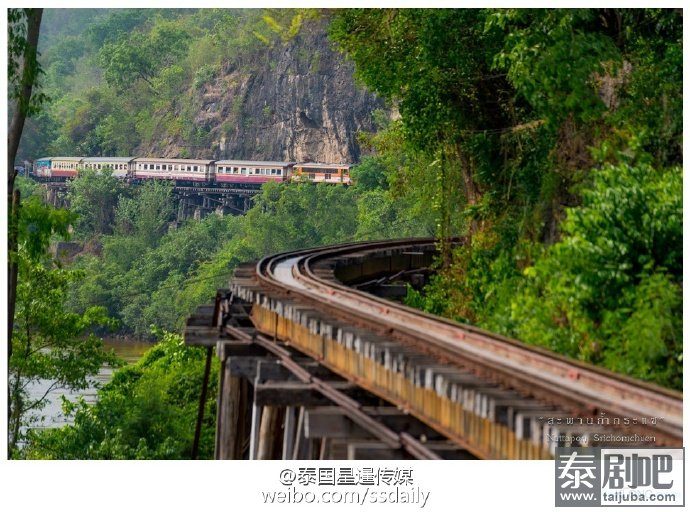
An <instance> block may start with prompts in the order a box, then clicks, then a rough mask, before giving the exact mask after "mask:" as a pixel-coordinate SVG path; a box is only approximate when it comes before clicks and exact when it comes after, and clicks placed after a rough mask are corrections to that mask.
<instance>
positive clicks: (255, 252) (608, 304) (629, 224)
mask: <svg viewBox="0 0 690 512" xmlns="http://www.w3.org/2000/svg"><path fill="white" fill-rule="evenodd" d="M317 19H318V21H319V23H316V24H309V23H308V22H309V21H313V20H317ZM44 27H45V30H43V32H42V36H41V37H42V39H41V41H42V56H41V57H42V61H41V62H42V66H43V69H44V70H45V72H46V73H45V76H44V77H43V78H42V80H43V89H42V90H43V91H45V92H46V93H47V94H48V96H49V97H50V99H51V101H50V103H49V104H47V105H45V106H44V107H43V108H42V109H41V111H40V113H39V114H38V115H37V116H36V117H35V118H34V119H33V120H32V121H31V123H30V124H28V125H27V133H26V134H25V137H24V139H23V141H22V146H21V149H20V150H21V152H22V153H21V154H22V155H23V157H28V158H34V157H37V156H39V155H40V156H42V155H44V154H48V155H49V154H81V155H123V156H128V155H130V154H132V153H133V152H134V151H135V150H136V148H139V147H144V146H146V145H147V144H149V143H151V142H152V141H157V142H156V143H157V144H161V143H163V144H164V142H165V141H169V140H172V138H174V137H176V136H181V138H182V139H183V140H185V141H187V142H188V144H189V147H190V148H192V147H197V146H203V145H208V144H209V136H208V135H209V133H210V132H209V130H208V129H207V128H203V127H200V126H199V125H198V124H195V122H194V121H193V120H194V119H195V118H196V116H197V114H198V111H199V108H200V103H199V101H198V95H197V93H196V92H195V91H197V92H198V91H199V90H201V89H203V88H204V87H206V86H207V85H208V84H210V83H211V82H213V81H214V80H218V79H219V77H224V76H226V75H225V73H227V72H228V71H229V70H232V72H233V73H245V74H251V72H252V70H253V69H254V68H253V66H255V65H256V61H257V59H258V56H260V55H265V54H266V53H265V52H266V49H267V48H282V46H280V45H285V44H287V42H289V41H291V40H292V38H295V37H298V34H300V31H303V30H321V29H322V28H323V27H327V30H328V36H329V38H330V40H331V44H332V45H333V47H334V48H336V49H337V50H338V51H340V52H342V57H343V59H347V60H348V61H350V62H352V63H354V66H355V76H356V78H357V80H358V81H359V83H360V84H361V86H362V87H366V88H367V89H368V90H369V91H370V92H373V93H375V94H376V95H377V96H378V97H379V98H381V99H382V100H384V101H385V102H386V106H385V108H384V109H381V110H377V111H374V112H372V113H371V116H372V120H373V121H372V122H373V123H374V124H375V126H376V127H377V130H376V132H375V133H359V134H358V140H359V143H360V144H361V145H362V147H364V148H365V149H366V156H364V157H363V158H362V159H361V161H360V162H358V165H357V166H356V167H355V168H354V170H353V176H354V179H355V185H354V186H353V187H349V188H346V187H329V186H311V185H310V184H300V185H284V184H268V185H266V186H264V188H263V190H262V191H261V194H260V195H258V196H257V197H256V198H255V199H254V203H253V208H252V209H251V210H250V211H249V212H248V213H247V214H246V215H245V216H242V217H232V216H227V217H220V216H217V215H209V216H208V217H206V218H204V219H202V220H189V221H186V222H184V223H177V222H175V204H174V202H173V199H172V198H173V195H174V194H173V191H172V187H171V185H170V184H166V183H155V184H153V183H150V184H147V185H145V186H143V187H138V188H134V187H128V186H125V184H123V183H122V182H120V181H118V180H117V179H115V178H113V177H112V176H110V175H109V174H108V173H107V172H106V173H103V174H102V175H96V174H93V173H89V172H85V173H83V174H82V175H81V176H80V177H79V178H77V179H75V180H74V181H73V182H71V183H70V185H69V190H68V197H69V200H70V204H71V209H72V211H73V213H76V214H78V217H76V218H72V217H69V216H70V215H72V214H67V213H54V214H51V215H57V217H54V218H55V219H57V220H59V222H58V221H57V220H56V221H55V224H54V225H53V228H47V230H44V231H43V232H42V233H43V234H44V235H45V236H44V238H46V237H48V238H50V236H53V237H54V238H55V237H57V236H58V235H60V234H64V233H65V232H66V231H67V230H66V228H65V224H66V223H67V222H68V221H69V223H70V224H71V226H70V230H71V232H72V236H73V238H75V239H77V240H79V241H81V242H83V244H84V250H83V251H82V252H81V254H79V255H77V257H76V258H74V261H63V262H62V265H67V266H68V267H69V269H70V270H69V272H74V274H69V276H68V275H67V274H64V277H65V279H64V281H61V283H62V284H61V285H60V286H61V287H60V290H62V291H61V293H60V296H59V297H57V298H56V300H58V299H59V301H63V303H64V307H65V308H66V309H67V310H68V311H70V312H72V313H73V314H74V315H81V316H80V317H79V318H82V320H83V321H82V323H83V324H84V326H86V323H87V320H93V322H92V323H96V324H98V323H100V324H103V323H108V321H106V319H105V318H104V317H105V315H106V314H107V316H108V318H110V319H114V320H115V321H116V322H117V324H118V328H119V329H120V330H121V332H127V333H133V334H136V335H138V336H147V335H149V334H150V332H151V326H152V325H154V326H157V327H158V328H164V329H167V330H170V331H175V330H179V328H180V326H181V325H182V323H183V321H184V319H185V318H186V316H187V315H189V314H190V313H191V312H192V311H193V310H194V309H195V308H196V307H197V306H198V305H199V304H201V303H205V302H208V301H209V300H210V299H211V297H213V295H214V292H215V290H216V288H218V287H223V286H226V284H227V280H228V278H229V276H230V275H231V273H232V270H233V268H234V267H235V266H236V265H237V264H238V263H240V262H242V261H248V260H252V259H256V258H259V257H261V256H264V255H266V254H269V253H272V252H279V251H284V250H289V249H297V248H302V247H307V246H315V245H320V244H328V243H336V242H343V241H350V240H364V239H376V238H396V237H404V236H436V237H437V238H438V240H439V247H440V249H441V257H440V258H439V260H438V262H437V263H436V269H435V270H436V273H435V275H434V276H433V278H432V279H431V282H430V283H429V285H428V286H426V287H425V288H424V289H423V290H415V289H412V288H410V290H409V293H408V296H407V298H406V302H407V303H408V304H410V305H413V306H416V307H420V308H423V309H425V310H428V311H431V312H433V313H436V314H439V315H444V316H447V317H449V318H453V319H456V320H458V321H462V322H468V323H471V324H474V325H478V326H481V327H484V328H487V329H489V330H492V331H495V332H499V333H502V334H505V335H508V336H511V337H514V338H517V339H519V340H521V341H523V342H525V343H528V344H534V345H539V346H542V347H546V348H549V349H552V350H555V351H558V352H560V353H562V354H565V355H568V356H570V357H573V358H577V359H580V360H583V361H587V362H591V363H594V364H598V365H602V366H605V367H607V368H610V369H612V370H615V371H618V372H621V373H625V374H628V375H631V376H633V377H636V378H639V379H644V380H648V381H653V382H656V383H658V384H661V385H663V386H668V387H672V388H676V389H680V388H681V387H682V363H683V361H682V156H683V155H682V106H683V98H682V76H683V73H682V71H683V70H682V29H683V23H682V12H681V11H679V10H671V9H548V10H547V9H341V10H330V11H318V10H299V9H292V10H287V9H286V10H277V9H273V10H224V9H200V10H194V9H190V10H184V9H179V10H175V9H173V10H165V9H151V10H133V9H123V10H72V11H63V10H55V11H52V10H48V11H46V15H45V25H44ZM60 27H62V28H64V27H67V28H68V32H69V35H68V36H64V33H61V30H62V29H61V28H60ZM305 27H308V28H305ZM297 53H298V54H297V55H296V58H298V59H301V60H303V61H304V63H306V68H308V69H309V70H311V71H313V72H314V73H318V72H319V69H320V66H319V58H318V55H315V54H312V53H310V48H308V47H305V48H303V49H301V50H300V51H299V52H297ZM220 94H221V95H222V94H223V92H222V91H221V93H220ZM241 109H242V105H241V104H238V107H237V112H240V111H241ZM264 114H266V115H270V114H271V113H270V112H269V111H266V112H265V113H259V114H257V116H255V117H256V119H253V120H251V121H252V122H254V123H258V122H259V121H260V118H261V116H262V115H264ZM226 121H227V120H226ZM248 121H249V120H248V119H245V120H244V121H243V122H248ZM219 122H223V121H222V120H221V121H219ZM161 141H163V142H161ZM176 156H180V157H184V156H188V155H186V154H177V155H176ZM21 186H22V187H23V194H24V196H30V195H32V194H34V195H36V194H39V193H40V190H39V189H38V188H37V187H35V186H34V185H32V184H31V183H28V182H25V181H22V183H21ZM31 201H36V200H35V199H31ZM32 204H33V207H36V208H37V207H38V206H37V205H38V203H36V202H34V203H32ZM48 218H51V217H50V215H48ZM51 229H52V230H51ZM23 236H26V237H28V239H31V237H30V236H29V235H28V234H26V233H24V235H23ZM455 236H461V237H464V239H465V243H464V244H462V245H461V246H459V247H451V246H450V244H448V243H447V240H448V239H449V238H450V237H455ZM34 241H35V237H34ZM36 243H37V244H38V245H37V246H36V247H39V248H44V246H45V245H46V240H44V239H41V240H40V241H39V242H36ZM25 249H28V246H27V247H25ZM37 252H40V251H39V250H38V249H36V250H34V252H33V253H32V254H33V256H32V257H31V258H33V259H31V260H30V264H31V265H38V264H40V265H42V266H44V267H45V268H52V269H57V268H59V265H58V264H57V263H56V262H55V260H54V259H53V258H49V257H48V256H47V255H46V254H43V255H42V256H41V257H37V256H36V254H37ZM27 257H28V256H27ZM26 268H27V269H28V268H29V260H27V265H26ZM70 276H71V277H70ZM76 276H78V278H76ZM68 277H69V279H68ZM25 295H26V297H29V295H28V292H26V293H25ZM21 307H23V306H22V305H21V304H20V308H21ZM94 307H97V308H98V309H97V310H93V309H90V308H94ZM20 311H25V309H20ZM89 312H91V313H89ZM96 312H97V313H98V318H96V317H95V314H96ZM89 314H91V316H89ZM84 315H86V316H84ZM75 318H76V317H75ZM96 320H98V321H96ZM89 325H90V324H89ZM155 332H157V333H158V334H157V336H159V337H160V336H163V337H164V339H165V340H166V341H165V343H164V345H162V346H161V348H160V349H159V350H158V352H156V353H155V354H154V355H151V356H149V357H148V358H147V359H146V360H145V361H144V362H143V363H142V364H141V365H140V366H139V367H138V368H136V369H133V370H130V371H128V373H126V374H123V375H124V376H123V377H121V378H120V379H119V380H116V382H114V383H113V386H111V387H110V388H109V389H108V390H107V391H105V392H104V395H103V397H104V398H105V400H104V405H102V406H100V407H101V408H100V409H98V410H95V412H93V414H91V415H90V413H89V408H88V407H85V406H80V407H81V408H78V409H79V411H78V412H77V413H76V414H77V417H78V421H77V423H76V425H75V426H74V427H70V429H76V430H68V431H66V432H63V433H52V434H50V433H49V434H43V436H45V437H41V435H40V434H39V435H38V438H37V439H36V440H35V443H34V445H33V449H34V452H32V454H31V456H42V457H51V456H65V457H85V456H93V457H120V456H121V457H130V456H142V457H145V456H170V457H183V456H185V454H186V453H187V451H188V448H189V447H188V441H189V440H188V439H187V438H186V437H184V436H182V434H180V429H181V428H182V427H180V425H179V424H178V423H176V422H173V423H171V424H170V425H169V427H170V428H169V429H168V430H166V431H165V432H164V435H162V437H161V438H159V439H153V438H147V437H146V436H144V437H141V438H138V437H137V436H138V435H139V434H138V432H139V430H137V428H139V427H137V426H136V425H137V423H136V422H137V421H138V422H141V421H143V420H142V418H144V417H145V416H146V414H148V413H146V412H145V411H147V410H149V409H152V410H154V411H156V415H155V418H157V420H156V421H158V420H160V422H161V424H163V423H165V422H166V421H167V419H166V418H168V417H169V416H168V415H167V414H168V412H169V411H168V410H167V409H166V407H168V405H170V404H173V403H174V404H175V407H179V408H180V411H182V412H180V414H183V415H187V416H188V415H189V414H190V412H189V410H188V409H187V408H185V407H186V406H185V404H184V403H183V402H184V397H180V396H179V389H178V388H176V387H175V386H174V383H173V382H172V380H166V381H165V382H164V383H161V385H160V386H158V385H154V383H153V381H152V380H151V378H150V377H147V376H146V375H154V374H156V375H158V374H161V373H164V372H167V371H170V372H182V373H181V374H184V375H183V376H184V378H185V379H198V377H199V375H198V373H194V372H195V371H196V370H194V371H192V370H189V371H188V372H187V370H184V369H182V368H181V367H178V366H176V363H175V361H176V359H175V358H176V357H188V358H189V360H190V361H192V360H194V361H196V360H197V359H198V355H199V354H195V353H189V354H187V353H186V352H185V350H184V349H183V348H182V347H180V346H179V340H177V339H176V338H174V337H171V336H172V335H161V334H160V332H159V331H155ZM176 354H178V355H176ZM181 354H187V355H184V356H183V355H181ZM196 362H197V363H199V361H196ZM149 367H150V368H151V370H150V371H151V372H152V373H150V374H147V371H149V370H147V368H149ZM184 372H187V373H184ZM154 388H155V389H154ZM147 390H148V391H147ZM149 391H151V396H152V397H154V398H155V399H153V398H152V399H151V400H150V401H146V400H141V401H139V402H137V404H136V408H138V409H136V410H133V411H129V412H122V411H121V409H120V408H122V407H124V406H123V402H122V401H123V400H124V398H123V397H127V396H130V395H129V394H130V393H134V394H135V395H136V396H141V393H148V392H149ZM156 397H157V398H156ZM166 404H167V405H166ZM109 407H112V408H113V409H112V410H117V411H120V412H119V413H118V414H121V415H123V416H127V415H129V417H131V418H132V419H133V422H134V423H133V425H134V426H131V428H130V427H127V428H125V427H123V430H122V435H121V437H120V438H118V439H115V440H113V439H112V438H108V437H107V433H106V432H105V431H106V430H107V429H106V426H105V423H104V421H105V420H104V418H106V417H107V415H108V414H109V412H108V411H109V409H108V408H109ZM166 411H167V412H166ZM185 417H186V416H185ZM87 431H88V432H92V433H94V435H95V436H96V437H97V438H98V440H99V441H98V442H99V443H100V444H99V445H98V446H95V445H94V446H95V447H92V448H89V450H87V451H84V450H83V449H81V448H79V446H80V445H81V444H83V443H82V441H83V437H80V436H83V435H86V432H87ZM180 436H182V437H180ZM176 438H180V439H182V441H181V442H175V439H176ZM137 439H143V441H137ZM209 442H210V441H209ZM137 443H138V444H137ZM206 450H207V451H206V453H208V447H206Z"/></svg>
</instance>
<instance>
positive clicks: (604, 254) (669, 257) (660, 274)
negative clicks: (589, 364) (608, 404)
mask: <svg viewBox="0 0 690 512" xmlns="http://www.w3.org/2000/svg"><path fill="white" fill-rule="evenodd" d="M681 183H682V179H681V172H680V169H678V168H673V169H669V170H667V171H658V170H655V169H653V168H651V167H650V166H648V165H644V164H639V165H628V164H620V165H618V166H609V167H605V168H603V169H601V170H599V171H597V172H595V174H594V185H593V188H592V190H590V191H587V192H585V193H584V197H583V200H584V204H583V205H582V206H581V207H579V208H574V209H571V210H570V211H569V212H568V218H567V220H566V221H565V222H564V223H563V231H564V238H563V240H561V241H560V242H559V243H557V244H555V245H554V246H552V247H550V248H549V250H548V251H547V252H546V253H545V255H544V256H543V257H542V258H540V259H539V260H538V261H537V262H536V264H535V265H534V266H531V267H528V268H526V269H525V275H526V277H527V280H526V281H525V282H524V283H523V284H522V289H521V291H520V293H519V294H517V295H516V297H515V298H514V300H513V301H512V304H511V308H512V310H511V315H512V319H513V321H514V325H515V334H516V335H517V336H518V337H519V338H520V339H522V340H524V341H526V342H528V343H533V344H537V345H542V346H546V347H549V348H552V349H554V350H557V351H559V352H561V353H565V354H568V355H570V356H573V357H578V358H580V359H583V360H587V361H593V362H597V363H602V364H605V365H606V366H608V367H610V368H612V369H615V370H619V371H625V372H626V373H629V374H631V375H633V376H635V377H638V378H641V379H647V380H655V381H657V382H660V383H662V384H663V385H666V386H673V387H679V386H680V385H681V383H682V365H681V364H680V362H681V361H680V360H679V359H678V357H679V356H680V354H681V353H682V352H681V350H680V348H681V345H680V340H681V332H682V329H681V327H682V323H681V314H680V313H681V305H682V300H681V282H682V252H681V247H682V243H681V242H682V203H681V193H680V191H681Z"/></svg>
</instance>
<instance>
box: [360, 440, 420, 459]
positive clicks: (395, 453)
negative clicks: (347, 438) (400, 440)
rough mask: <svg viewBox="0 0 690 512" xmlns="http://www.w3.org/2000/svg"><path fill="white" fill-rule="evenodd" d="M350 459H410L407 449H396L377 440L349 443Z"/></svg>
mask: <svg viewBox="0 0 690 512" xmlns="http://www.w3.org/2000/svg"><path fill="white" fill-rule="evenodd" d="M347 458H348V460H381V459H386V460H389V459H395V460H399V459H409V458H410V456H409V455H408V454H407V453H406V452H405V450H400V449H398V450H395V449H392V448H389V447H388V446H387V445H386V444H384V443H380V442H377V441H357V442H354V443H348V445H347Z"/></svg>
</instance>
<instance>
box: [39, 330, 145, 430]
mask: <svg viewBox="0 0 690 512" xmlns="http://www.w3.org/2000/svg"><path fill="white" fill-rule="evenodd" d="M103 346H104V347H105V349H106V350H114V351H115V354H117V355H118V356H119V357H120V358H122V359H124V360H125V362H126V363H127V364H132V363H136V362H137V361H138V360H139V358H140V357H141V356H142V355H143V354H144V352H146V351H147V350H148V349H150V348H151V347H152V346H153V345H152V344H151V343H148V342H145V341H136V340H131V339H116V338H106V339H104V340H103ZM112 376H113V369H112V368H110V367H109V366H103V367H101V369H100V371H99V372H98V375H95V376H94V377H93V380H94V385H93V386H91V387H90V388H88V389H83V390H81V391H71V390H69V389H65V388H58V389H54V390H52V391H51V392H50V393H48V400H49V403H48V405H46V406H45V407H44V408H43V410H42V411H41V415H42V416H44V418H43V420H42V421H39V422H37V423H34V424H33V425H32V428H50V427H61V426H63V425H66V424H68V423H69V421H68V419H67V418H65V417H64V415H63V414H62V400H61V399H60V397H61V396H62V395H64V396H65V398H67V399H69V400H71V401H74V400H76V399H77V397H79V396H83V397H84V400H85V401H86V402H87V403H90V404H92V403H95V402H96V392H97V388H96V385H97V384H98V385H103V384H106V383H107V382H108V381H109V380H110V379H111V378H112ZM49 386H50V381H39V382H36V383H35V384H33V385H32V386H30V387H29V395H30V396H31V398H35V399H37V398H40V397H41V396H43V394H44V393H45V392H46V390H47V389H48V387H49Z"/></svg>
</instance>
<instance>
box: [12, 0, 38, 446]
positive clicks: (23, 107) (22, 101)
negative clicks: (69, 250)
mask: <svg viewBox="0 0 690 512" xmlns="http://www.w3.org/2000/svg"><path fill="white" fill-rule="evenodd" d="M24 12H25V13H26V46H24V55H23V58H22V63H21V70H20V80H21V81H20V84H21V88H20V90H19V97H18V98H15V108H14V114H13V115H12V120H11V122H10V126H9V129H8V131H7V196H8V204H10V205H11V209H10V212H9V214H10V216H9V219H8V221H9V222H8V228H9V233H8V234H9V236H8V241H7V242H8V247H7V250H8V253H9V254H8V258H7V261H8V279H7V287H8V291H7V306H8V319H7V320H8V322H7V327H8V333H7V378H8V382H9V372H10V358H11V357H12V331H13V330H14V310H15V304H16V301H17V273H18V269H17V247H18V241H17V229H18V226H19V200H20V194H19V191H18V190H16V191H15V190H14V180H15V177H16V176H17V173H16V172H15V170H14V160H15V159H16V158H17V150H18V149H19V141H20V140H21V137H22V132H23V131H24V122H25V121H26V116H27V112H28V106H29V104H30V102H31V93H32V90H33V87H34V83H35V80H36V77H37V76H38V64H37V60H36V59H37V56H38V35H39V31H40V28H41V18H42V17H43V9H26V10H25V11H24ZM10 404H11V400H10V390H9V386H8V390H7V427H8V435H9V434H10V433H11V432H12V435H13V442H11V443H9V445H8V453H7V455H8V457H10V456H11V455H12V448H14V447H16V440H17V436H18V434H19V430H18V429H19V426H18V423H19V422H18V421H17V425H16V428H15V429H14V431H12V430H10V428H9V427H10V422H11V421H12V420H11V415H10V413H11V405H10ZM8 441H9V440H8Z"/></svg>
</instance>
